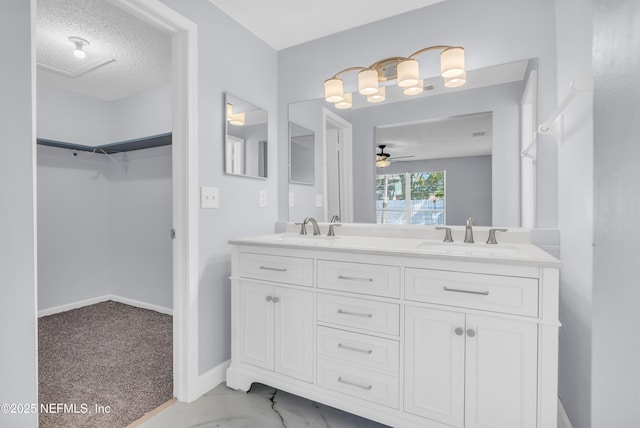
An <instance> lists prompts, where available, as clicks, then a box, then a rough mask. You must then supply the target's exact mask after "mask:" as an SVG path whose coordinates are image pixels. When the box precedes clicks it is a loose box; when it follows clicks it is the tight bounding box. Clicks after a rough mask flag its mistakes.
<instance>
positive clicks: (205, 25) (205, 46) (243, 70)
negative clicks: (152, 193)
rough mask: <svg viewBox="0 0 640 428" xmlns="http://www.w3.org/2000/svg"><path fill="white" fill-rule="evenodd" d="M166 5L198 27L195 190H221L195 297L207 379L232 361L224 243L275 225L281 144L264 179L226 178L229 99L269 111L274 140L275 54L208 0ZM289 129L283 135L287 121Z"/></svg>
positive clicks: (207, 221)
mask: <svg viewBox="0 0 640 428" xmlns="http://www.w3.org/2000/svg"><path fill="white" fill-rule="evenodd" d="M162 2H163V3H166V4H167V5H168V6H169V7H171V8H173V9H175V10H176V11H177V12H178V13H180V14H182V15H184V16H185V17H186V18H188V19H190V20H191V21H193V22H194V23H196V24H197V25H198V54H199V55H198V136H197V137H198V159H199V165H198V170H199V171H198V182H199V183H198V184H199V185H200V186H214V187H218V188H219V189H220V208H219V209H215V210H211V209H208V210H200V213H199V218H198V235H199V255H198V265H199V272H200V277H199V289H198V293H197V295H195V296H193V298H194V299H195V300H197V301H198V302H199V310H198V312H199V325H198V337H199V341H198V347H199V364H200V373H204V372H206V371H207V370H209V369H211V368H213V367H215V366H217V365H218V364H221V363H223V362H224V361H226V360H227V359H229V357H230V355H231V312H230V300H231V283H230V281H229V275H230V274H231V258H230V254H229V245H228V244H227V242H228V241H229V239H231V238H237V237H242V236H250V235H258V234H264V233H270V232H273V231H274V227H275V226H274V223H275V221H276V220H277V206H276V201H277V181H276V180H277V179H278V175H277V172H276V171H277V170H278V165H277V163H276V159H278V156H277V153H278V144H276V143H270V144H269V153H268V159H269V162H270V163H269V171H268V178H267V179H266V180H262V179H255V178H247V177H237V176H232V175H225V174H224V172H223V164H224V156H223V148H224V133H225V119H224V117H225V113H226V109H225V97H224V94H225V93H226V92H228V93H231V94H234V95H235V96H237V97H238V98H240V99H243V100H246V101H247V102H249V103H251V104H254V105H257V106H260V107H262V108H263V109H265V110H267V111H268V112H269V124H268V135H269V142H275V141H276V137H277V135H278V130H277V126H276V122H277V121H276V114H274V113H273V112H276V106H277V104H276V103H277V100H278V95H277V54H276V51H274V50H273V49H272V48H271V47H269V46H268V45H267V44H266V43H264V42H262V41H261V40H259V39H258V38H257V37H256V36H254V35H253V34H251V33H249V32H248V31H247V30H246V29H245V28H243V27H241V26H240V25H239V24H238V23H237V22H235V21H233V20H232V19H231V18H229V17H228V16H227V15H225V14H224V13H223V12H222V11H220V10H219V9H217V8H216V7H215V6H213V5H212V4H211V3H210V2H209V1H208V0H189V1H188V2H187V1H184V0H162ZM229 40H233V43H229ZM284 126H285V127H284V128H283V129H284V130H286V122H285V125H284ZM284 132H285V135H286V131H284ZM282 150H286V148H283V149H282ZM282 165H286V163H283V164H282ZM281 169H282V170H285V171H286V168H281ZM261 190H264V191H266V192H267V207H266V208H258V201H259V198H258V196H259V192H260V191H261ZM238 195H242V197H238Z"/></svg>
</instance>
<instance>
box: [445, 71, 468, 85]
mask: <svg viewBox="0 0 640 428" xmlns="http://www.w3.org/2000/svg"><path fill="white" fill-rule="evenodd" d="M465 83H467V73H466V72H464V73H462V74H461V75H460V76H456V77H445V78H444V86H446V87H447V88H457V87H458V86H462V85H464V84H465Z"/></svg>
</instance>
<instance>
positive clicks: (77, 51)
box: [73, 46, 85, 59]
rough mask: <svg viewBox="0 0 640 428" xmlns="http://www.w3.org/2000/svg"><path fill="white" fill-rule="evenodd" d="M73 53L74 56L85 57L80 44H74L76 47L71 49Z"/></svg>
mask: <svg viewBox="0 0 640 428" xmlns="http://www.w3.org/2000/svg"><path fill="white" fill-rule="evenodd" d="M73 55H74V56H75V57H76V58H79V59H82V58H84V57H85V53H84V51H83V50H82V46H76V49H75V50H74V51H73Z"/></svg>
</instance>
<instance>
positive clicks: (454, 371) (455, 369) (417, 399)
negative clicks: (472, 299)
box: [404, 306, 465, 427]
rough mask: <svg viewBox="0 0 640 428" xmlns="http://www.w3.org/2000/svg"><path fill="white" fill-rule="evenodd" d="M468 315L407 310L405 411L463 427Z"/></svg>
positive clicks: (414, 309)
mask: <svg viewBox="0 0 640 428" xmlns="http://www.w3.org/2000/svg"><path fill="white" fill-rule="evenodd" d="M464 331H465V315H464V314H459V313H453V312H446V311H439V310H434V309H426V308H417V307H413V306H407V307H406V308H405V343H406V345H405V382H404V397H405V398H404V410H405V411H406V412H409V413H413V414H414V415H418V416H424V417H426V418H429V419H432V420H434V421H438V422H442V423H445V424H448V425H451V426H454V427H462V426H463V424H464V358H465V334H464Z"/></svg>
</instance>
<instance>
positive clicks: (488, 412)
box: [227, 224, 560, 428]
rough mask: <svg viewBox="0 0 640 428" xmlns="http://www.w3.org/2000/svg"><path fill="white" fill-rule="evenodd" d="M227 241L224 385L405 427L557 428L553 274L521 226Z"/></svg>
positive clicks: (358, 230) (553, 264)
mask: <svg viewBox="0 0 640 428" xmlns="http://www.w3.org/2000/svg"><path fill="white" fill-rule="evenodd" d="M327 226H328V225H327V224H324V225H320V229H321V230H322V232H323V235H318V236H313V235H300V234H299V233H298V230H299V228H298V226H295V225H293V224H291V225H289V226H288V231H287V232H286V233H281V234H272V235H264V236H257V237H250V238H240V239H234V240H232V241H230V243H231V244H232V277H231V280H232V335H231V340H232V355H231V365H230V367H229V369H228V371H227V385H228V386H229V387H231V388H234V389H241V390H245V391H247V390H248V389H249V388H250V386H251V384H252V383H253V382H259V383H263V384H267V385H270V386H273V387H275V388H279V389H282V390H285V391H288V392H290V393H293V394H296V395H299V396H302V397H306V398H308V399H311V400H314V401H317V402H321V403H324V404H326V405H329V406H333V407H336V408H339V409H342V410H345V411H347V412H350V413H354V414H358V415H361V416H363V417H365V418H369V419H372V420H375V421H378V422H381V423H384V424H387V425H390V426H394V427H402V428H405V427H407V428H410V427H416V428H417V427H420V428H446V427H458V428H471V427H483V428H488V427H492V428H534V427H537V428H555V427H556V423H557V422H556V419H557V365H558V364H557V360H558V328H559V325H560V324H559V322H558V269H559V266H560V263H559V261H558V260H557V259H555V258H554V257H552V256H550V255H549V254H547V253H546V252H544V251H542V250H541V249H540V248H538V247H536V246H535V245H532V244H531V243H530V242H531V237H530V232H529V231H528V230H524V229H517V230H513V231H507V232H501V233H499V234H498V238H499V239H498V241H499V243H498V244H485V243H483V242H485V240H486V239H487V237H488V229H486V230H483V229H482V228H480V229H478V228H476V230H475V231H474V232H475V234H476V241H477V242H476V243H473V244H472V243H464V242H462V239H461V237H462V235H464V228H459V229H456V228H454V230H453V239H454V241H455V242H443V240H442V238H443V237H444V233H443V231H439V230H435V229H434V228H427V227H424V226H423V227H411V226H407V227H388V228H387V227H383V226H380V225H378V226H364V225H343V226H342V227H341V228H339V229H336V231H335V234H336V235H337V236H326V232H327V229H328V228H327Z"/></svg>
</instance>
